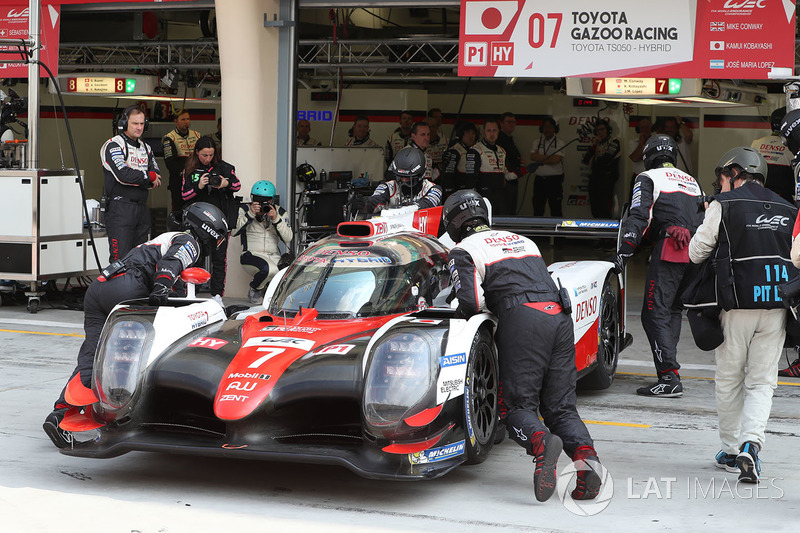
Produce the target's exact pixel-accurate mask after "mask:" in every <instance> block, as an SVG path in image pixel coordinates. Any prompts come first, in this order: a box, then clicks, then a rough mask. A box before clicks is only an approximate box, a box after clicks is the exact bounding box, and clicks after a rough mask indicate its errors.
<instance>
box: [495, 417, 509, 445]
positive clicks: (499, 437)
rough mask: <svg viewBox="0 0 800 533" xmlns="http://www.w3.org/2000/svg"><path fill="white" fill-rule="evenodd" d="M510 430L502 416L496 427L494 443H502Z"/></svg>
mask: <svg viewBox="0 0 800 533" xmlns="http://www.w3.org/2000/svg"><path fill="white" fill-rule="evenodd" d="M507 432H508V428H506V421H505V420H503V419H502V418H500V419H498V420H497V426H496V427H495V429H494V443H495V444H500V443H501V442H503V441H504V440H506V433H507Z"/></svg>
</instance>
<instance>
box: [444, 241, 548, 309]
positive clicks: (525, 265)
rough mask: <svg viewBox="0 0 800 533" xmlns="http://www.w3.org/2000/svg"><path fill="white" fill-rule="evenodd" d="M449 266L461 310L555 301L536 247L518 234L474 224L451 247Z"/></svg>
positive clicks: (501, 307) (509, 307) (543, 263)
mask: <svg viewBox="0 0 800 533" xmlns="http://www.w3.org/2000/svg"><path fill="white" fill-rule="evenodd" d="M448 266H449V268H450V278H451V281H452V282H453V286H454V287H455V291H456V296H457V297H458V314H459V315H461V316H472V315H474V314H476V313H478V312H480V311H482V310H485V309H488V310H489V311H491V312H492V313H494V314H496V315H501V314H502V313H503V311H505V310H507V309H511V308H512V307H516V306H518V305H522V304H524V303H528V302H557V301H558V289H557V288H556V285H555V283H554V282H553V279H552V278H551V277H550V274H548V272H547V265H546V264H545V262H544V260H543V259H542V254H541V253H540V252H539V247H538V246H536V244H535V243H534V242H533V241H532V240H530V239H528V238H526V237H522V236H521V235H517V234H514V233H510V232H508V231H495V230H492V229H491V228H489V227H488V226H483V228H480V227H479V228H478V229H477V231H476V232H474V233H472V234H470V235H469V236H468V237H466V238H465V239H464V240H462V241H461V242H460V243H458V244H457V245H456V246H455V247H453V249H452V250H450V255H449V256H448Z"/></svg>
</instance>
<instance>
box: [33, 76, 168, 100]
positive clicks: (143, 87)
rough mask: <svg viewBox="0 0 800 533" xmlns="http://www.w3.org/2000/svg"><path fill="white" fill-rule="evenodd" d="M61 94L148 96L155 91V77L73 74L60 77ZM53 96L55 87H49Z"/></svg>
mask: <svg viewBox="0 0 800 533" xmlns="http://www.w3.org/2000/svg"><path fill="white" fill-rule="evenodd" d="M57 79H58V86H59V87H60V88H61V92H63V93H70V94H83V95H93V96H118V97H127V96H148V95H152V94H153V92H154V90H155V76H150V75H144V74H129V75H122V74H104V73H92V74H87V73H72V74H61V75H59V76H58V78H57ZM49 91H50V93H51V94H55V93H56V90H55V87H53V85H52V84H51V85H50V86H49Z"/></svg>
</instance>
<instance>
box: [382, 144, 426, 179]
mask: <svg viewBox="0 0 800 533" xmlns="http://www.w3.org/2000/svg"><path fill="white" fill-rule="evenodd" d="M389 172H391V173H392V174H393V175H394V177H395V178H397V179H398V180H399V181H400V182H402V183H403V184H405V185H411V186H413V185H416V184H417V183H418V182H419V181H420V179H421V178H422V177H423V176H424V175H425V154H423V153H422V150H420V149H419V148H414V147H413V146H406V147H405V148H402V149H401V150H399V151H398V152H397V155H396V156H394V160H393V161H392V164H391V165H389Z"/></svg>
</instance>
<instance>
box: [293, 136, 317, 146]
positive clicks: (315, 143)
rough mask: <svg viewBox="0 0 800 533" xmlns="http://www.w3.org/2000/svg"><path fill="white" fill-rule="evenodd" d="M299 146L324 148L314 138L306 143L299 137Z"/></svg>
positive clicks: (310, 138)
mask: <svg viewBox="0 0 800 533" xmlns="http://www.w3.org/2000/svg"><path fill="white" fill-rule="evenodd" d="M297 146H322V143H321V142H319V141H318V140H316V139H315V138H314V137H309V138H308V140H305V141H304V140H303V139H301V138H300V137H298V138H297Z"/></svg>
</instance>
